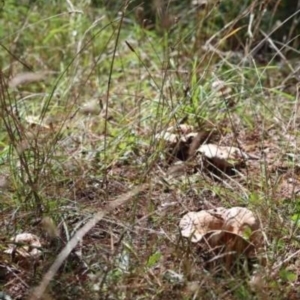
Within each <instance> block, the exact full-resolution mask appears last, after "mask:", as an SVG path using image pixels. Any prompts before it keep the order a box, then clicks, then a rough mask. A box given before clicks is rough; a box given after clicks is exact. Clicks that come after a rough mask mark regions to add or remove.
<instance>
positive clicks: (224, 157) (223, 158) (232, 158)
mask: <svg viewBox="0 0 300 300" xmlns="http://www.w3.org/2000/svg"><path fill="white" fill-rule="evenodd" d="M197 153H200V154H201V155H202V157H204V158H205V159H208V160H209V161H211V163H212V164H214V165H215V166H216V167H217V168H219V169H224V168H232V167H237V166H238V165H240V164H241V163H243V162H244V161H245V160H246V159H247V158H248V156H247V155H246V154H245V153H244V152H243V151H241V150H240V149H239V148H237V147H226V146H218V145H214V144H205V145H201V146H200V148H199V149H198V150H197Z"/></svg>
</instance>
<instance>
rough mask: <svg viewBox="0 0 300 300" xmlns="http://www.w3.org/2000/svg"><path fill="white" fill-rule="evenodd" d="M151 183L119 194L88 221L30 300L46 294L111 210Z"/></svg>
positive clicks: (72, 239) (55, 262)
mask: <svg viewBox="0 0 300 300" xmlns="http://www.w3.org/2000/svg"><path fill="white" fill-rule="evenodd" d="M148 186H149V185H148V184H143V185H141V186H139V187H136V188H135V189H133V190H132V191H130V192H128V193H126V194H122V195H121V196H119V197H118V198H117V199H116V200H115V201H112V202H111V203H109V204H108V205H107V208H105V209H103V210H102V211H100V212H98V213H96V215H95V216H94V217H93V218H92V219H91V220H90V221H88V222H87V223H86V224H85V225H84V226H83V227H82V228H81V229H79V230H78V231H77V232H76V233H75V234H74V236H73V237H72V238H71V240H70V241H69V242H68V244H67V245H66V246H65V247H64V249H63V250H62V251H61V252H60V254H59V255H58V257H57V258H56V260H55V261H54V263H53V264H52V266H51V267H50V269H49V270H48V272H47V273H46V274H45V275H44V277H43V279H42V281H41V283H40V285H39V286H38V287H36V288H35V289H34V290H33V293H32V294H31V295H30V297H29V300H38V299H41V297H42V295H43V294H44V292H45V290H46V288H47V286H48V285H49V283H50V281H51V280H52V279H53V277H54V276H55V274H56V273H57V271H58V269H59V268H60V267H61V265H62V263H63V262H64V260H65V259H66V258H67V257H68V256H69V254H70V253H71V251H72V250H73V249H74V248H75V247H76V245H77V244H78V242H79V241H81V240H82V238H83V237H84V236H85V235H86V234H87V233H88V232H89V231H90V230H91V229H92V228H93V227H94V226H95V225H96V224H97V223H98V222H99V221H100V220H101V219H102V218H103V217H104V216H105V215H106V214H107V213H109V212H111V211H112V210H114V209H115V208H117V207H118V206H120V205H122V204H124V203H126V202H127V201H129V200H130V199H131V198H132V197H134V196H136V195H137V194H138V193H140V192H142V191H144V190H145V189H146V188H147V187H148Z"/></svg>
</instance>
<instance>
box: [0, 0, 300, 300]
mask: <svg viewBox="0 0 300 300" xmlns="http://www.w3.org/2000/svg"><path fill="white" fill-rule="evenodd" d="M255 3H256V2H255ZM71 4H72V3H71V2H70V1H67V2H66V3H59V4H57V3H56V5H54V2H53V3H51V4H49V7H47V9H45V7H44V6H43V5H42V4H32V5H31V6H28V8H26V6H22V5H20V6H19V7H15V6H14V5H13V1H7V3H6V4H5V5H6V10H4V12H3V16H2V19H1V21H0V22H1V24H2V25H3V24H4V23H7V24H6V25H7V26H6V28H7V30H6V32H5V33H3V32H2V37H1V45H3V47H2V48H1V50H0V61H1V66H2V72H1V74H0V78H1V88H0V90H1V94H0V105H1V113H0V117H1V121H0V122H1V130H0V141H1V144H0V162H1V170H0V173H1V174H0V192H1V203H0V224H1V226H0V236H1V244H0V245H1V246H0V247H1V248H0V250H1V253H0V255H1V260H0V290H3V291H5V292H7V293H8V294H10V295H11V296H12V297H13V298H14V299H26V297H28V295H30V293H31V292H32V290H33V288H34V287H36V286H38V285H39V284H40V283H41V282H42V279H43V276H44V274H46V273H47V271H48V270H49V269H50V267H51V265H52V264H53V263H54V261H55V260H56V259H58V260H59V259H60V258H63V259H61V260H60V264H59V265H56V267H57V269H56V270H55V272H54V274H52V275H54V278H53V279H52V278H51V279H52V280H51V281H50V283H49V285H48V286H47V290H46V293H45V294H44V296H43V299H75V298H76V299H170V298H173V299H262V298H264V299H298V298H299V292H298V290H299V259H298V255H297V254H298V253H299V250H300V249H299V229H298V224H299V203H298V200H299V195H298V193H299V190H300V178H299V176H300V173H299V170H300V169H299V157H298V153H297V152H298V143H299V135H298V126H299V124H298V122H299V118H298V110H299V108H298V105H299V84H297V80H298V79H297V78H298V77H299V74H298V73H299V67H297V66H296V65H295V64H294V63H293V60H292V59H291V60H289V59H287V58H286V53H285V52H284V51H283V50H280V49H277V50H276V51H279V53H280V54H279V55H278V56H279V57H280V60H278V56H277V60H273V58H272V57H270V56H268V55H267V54H266V53H264V52H262V53H261V54H259V55H258V56H252V54H254V53H252V52H251V49H254V48H255V45H254V44H252V43H253V40H251V39H246V41H245V42H244V41H240V40H239V41H238V42H239V47H238V48H239V50H238V51H230V52H229V51H225V49H224V48H225V47H224V44H226V42H227V41H228V43H229V44H230V43H231V42H232V39H231V38H232V37H235V35H236V33H237V32H238V31H236V27H234V26H233V24H235V22H233V23H232V24H228V26H225V27H224V28H223V29H222V30H221V31H219V32H218V33H216V32H215V31H214V32H213V29H214V27H213V24H210V26H206V27H202V25H203V26H204V23H203V24H202V23H201V22H203V16H206V17H207V18H208V16H209V15H211V14H212V15H213V13H214V12H215V10H216V7H215V6H213V7H208V9H207V10H206V11H205V14H204V11H203V10H201V11H200V12H198V14H197V13H196V11H195V10H193V9H191V10H190V9H187V11H189V12H190V15H189V16H190V22H189V24H186V22H185V20H184V19H183V18H181V19H179V21H178V22H177V23H174V24H173V25H172V26H171V28H169V27H168V28H167V29H168V30H167V31H164V30H162V29H161V30H158V31H153V30H152V31H151V30H147V29H144V28H142V26H140V25H139V24H137V23H135V22H134V21H132V19H131V18H130V16H128V15H127V14H119V15H116V16H115V15H113V16H112V15H110V14H107V12H106V11H105V10H104V9H100V8H98V9H97V8H93V9H92V8H91V7H90V6H89V5H87V4H85V3H84V1H82V2H79V4H76V6H75V7H74V5H75V4H74V3H73V7H72V5H71ZM257 4H258V2H257ZM254 7H256V6H254ZM258 8H259V7H258V6H257V9H258ZM130 9H131V8H130ZM12 12H13V13H12ZM247 13H248V14H249V11H248V10H247V9H246V10H245V14H246V16H247ZM242 17H243V14H241V16H239V18H240V19H241V20H242V21H243V20H244V19H243V18H242ZM257 18H258V19H259V15H258V17H257ZM180 20H181V21H180ZM205 20H206V19H205ZM206 21H207V20H206ZM236 21H237V20H236ZM1 24H0V25H1ZM237 24H238V23H237ZM200 25H201V26H200ZM231 25H232V26H231ZM160 26H162V25H161V24H160ZM168 26H169V25H168ZM0 27H1V26H0ZM160 28H161V27H160ZM165 29H166V28H165ZM201 29H203V30H202V31H201ZM239 30H242V29H239ZM248 30H249V28H248ZM255 30H257V31H253V35H254V36H255V35H257V34H259V33H260V31H259V27H255ZM213 34H214V38H212V37H213ZM205 42H206V43H205ZM268 42H269V43H272V42H273V41H272V36H270V37H268ZM273 44H274V43H273ZM230 45H231V44H230ZM241 46H243V47H244V52H243V50H242V47H241ZM276 51H275V53H276ZM277 54H278V52H277ZM261 55H265V57H264V59H266V60H267V62H266V63H264V62H262V61H261V60H260V57H261ZM297 76H298V77H297ZM220 80H222V81H223V82H224V84H225V85H226V87H227V88H226V89H222V90H221V92H220V91H216V85H215V83H216V82H217V81H220ZM183 120H184V121H183ZM180 122H184V123H188V124H190V125H193V126H194V127H195V128H196V131H197V132H198V133H200V135H201V138H199V143H207V142H212V143H217V144H219V145H223V146H235V147H239V148H240V149H243V150H244V151H245V152H246V153H247V154H248V155H249V156H250V159H249V160H248V161H247V162H246V163H245V164H244V165H243V166H241V167H239V168H237V170H234V172H233V171H232V170H230V172H227V171H228V170H227V171H225V172H220V171H218V172H216V171H215V170H213V169H211V168H209V167H205V166H203V165H201V164H199V161H197V158H194V157H193V156H190V157H189V159H188V161H187V162H186V167H185V168H183V169H180V168H179V169H178V168H177V167H174V164H175V163H176V159H170V156H169V155H168V153H167V151H166V145H164V144H163V143H161V142H159V141H157V139H155V134H157V133H158V132H161V131H163V130H166V129H167V128H168V127H169V126H170V125H178V124H179V123H180ZM204 137H205V138H204ZM187 151H189V149H188V150H187ZM177 158H178V157H177ZM223 171H224V170H223ZM145 183H146V188H145V189H143V191H141V192H140V193H138V194H135V195H133V196H132V199H127V200H128V201H126V203H122V205H118V206H116V207H114V209H111V205H112V203H113V202H112V201H113V200H115V199H122V197H123V196H124V195H128V194H127V193H129V194H130V192H131V191H132V190H134V189H135V188H136V187H139V186H144V184H145ZM119 197H121V198H119ZM219 206H224V207H228V208H230V207H232V206H244V207H247V208H249V209H251V210H252V211H254V212H255V213H257V214H258V216H259V218H260V220H261V222H262V230H263V234H264V240H265V243H264V247H262V249H260V250H259V253H258V258H257V259H255V260H253V261H246V260H244V261H240V260H239V259H238V258H236V260H234V262H235V263H234V264H233V265H232V268H230V269H229V270H228V268H226V267H225V266H224V264H223V262H222V259H220V257H215V256H212V255H211V253H210V252H209V251H204V250H203V248H202V247H201V246H200V245H194V244H192V243H190V242H189V241H188V240H187V239H184V238H183V237H181V236H180V232H179V227H178V223H179V220H180V218H181V216H182V215H183V214H184V213H185V212H187V211H193V210H201V209H207V208H211V207H219ZM108 208H109V211H108ZM101 212H105V216H104V213H103V215H101ZM99 214H100V215H101V218H100V219H99V218H98V219H97V216H99ZM95 216H96V217H95ZM93 218H96V220H97V222H96V223H94V224H93V226H91V227H89V230H87V231H86V232H85V235H84V237H83V239H80V240H78V241H77V242H78V243H77V245H76V247H75V249H73V250H72V251H69V252H70V253H69V252H68V253H67V254H69V255H68V256H67V257H62V256H59V253H60V252H61V251H62V250H63V249H64V247H66V246H67V247H68V245H69V246H70V244H68V243H69V242H70V241H71V240H72V237H74V236H76V232H77V233H78V232H82V230H84V228H87V227H86V226H88V225H87V224H91V222H92V221H91V220H94V221H95V219H93ZM20 232H30V233H33V234H36V235H37V236H39V237H40V239H41V242H42V251H43V255H42V257H41V258H40V259H38V260H33V261H29V262H28V261H25V263H24V261H23V262H22V261H20V260H18V259H17V258H16V257H14V256H12V257H10V256H7V255H5V254H4V252H3V251H2V250H5V249H6V247H7V245H8V244H9V240H10V238H11V237H13V236H15V235H16V234H17V233H20ZM72 246H75V244H73V245H72ZM66 249H67V248H66ZM69 250H71V249H69ZM65 253H66V252H65ZM211 261H213V263H210V262H211Z"/></svg>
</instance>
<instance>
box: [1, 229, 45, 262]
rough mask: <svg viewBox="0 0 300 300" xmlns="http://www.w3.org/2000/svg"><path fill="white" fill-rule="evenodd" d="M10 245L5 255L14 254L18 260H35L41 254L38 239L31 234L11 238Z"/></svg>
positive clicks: (21, 234)
mask: <svg viewBox="0 0 300 300" xmlns="http://www.w3.org/2000/svg"><path fill="white" fill-rule="evenodd" d="M11 241H12V244H10V245H9V246H8V249H7V250H5V251H4V253H6V254H15V255H16V256H17V257H19V258H28V257H31V258H37V257H39V256H40V255H41V254H42V252H41V250H39V248H40V247H41V246H42V245H41V242H40V240H39V238H38V237H37V236H36V235H34V234H31V233H20V234H18V235H16V236H15V237H13V238H11Z"/></svg>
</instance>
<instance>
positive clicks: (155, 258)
mask: <svg viewBox="0 0 300 300" xmlns="http://www.w3.org/2000/svg"><path fill="white" fill-rule="evenodd" d="M160 258H161V253H160V252H159V251H157V252H155V253H153V254H152V255H151V256H150V257H149V258H148V262H147V267H148V268H152V267H154V266H155V265H156V264H157V263H158V261H159V260H160Z"/></svg>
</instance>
